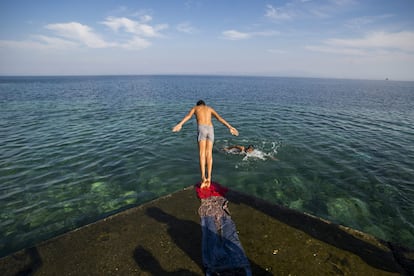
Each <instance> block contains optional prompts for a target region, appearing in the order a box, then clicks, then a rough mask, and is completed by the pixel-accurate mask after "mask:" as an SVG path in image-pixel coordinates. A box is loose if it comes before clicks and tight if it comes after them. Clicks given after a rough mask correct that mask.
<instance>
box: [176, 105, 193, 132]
mask: <svg viewBox="0 0 414 276" xmlns="http://www.w3.org/2000/svg"><path fill="white" fill-rule="evenodd" d="M194 111H195V108H194V107H193V108H192V109H191V110H190V112H188V114H187V115H185V117H184V118H183V119H182V120H181V122H179V123H178V124H177V125H176V126H175V127H173V129H172V131H173V132H178V131H180V130H181V128H182V127H183V125H184V124H185V122H187V121H188V120H190V119H191V117H192V116H193V115H194Z"/></svg>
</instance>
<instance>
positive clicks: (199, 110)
mask: <svg viewBox="0 0 414 276" xmlns="http://www.w3.org/2000/svg"><path fill="white" fill-rule="evenodd" d="M193 115H195V116H196V119H197V124H198V125H205V126H212V125H213V122H212V121H211V116H214V117H215V118H216V119H217V121H219V122H220V123H222V124H223V125H225V126H226V127H227V128H228V129H229V130H230V133H231V134H233V135H235V136H238V135H239V132H238V131H237V129H235V128H234V127H232V126H231V125H230V124H229V123H227V121H226V120H224V119H223V118H222V117H221V116H220V115H219V114H218V113H217V112H216V111H215V110H214V109H213V108H212V107H210V106H207V105H196V106H194V107H193V108H192V109H191V110H190V112H188V114H187V115H186V116H185V117H184V118H183V120H182V121H181V122H180V123H178V124H177V125H176V126H175V127H174V128H173V130H172V131H173V132H177V131H180V130H181V128H182V126H183V124H184V123H185V122H187V121H188V120H189V119H190V118H191V117H192V116H193Z"/></svg>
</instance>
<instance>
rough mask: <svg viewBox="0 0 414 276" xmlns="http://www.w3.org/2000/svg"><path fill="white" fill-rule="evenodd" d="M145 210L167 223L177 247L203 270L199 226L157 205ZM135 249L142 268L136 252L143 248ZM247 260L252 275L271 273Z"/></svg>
mask: <svg viewBox="0 0 414 276" xmlns="http://www.w3.org/2000/svg"><path fill="white" fill-rule="evenodd" d="M146 212H147V215H149V216H150V217H152V218H154V219H155V220H157V221H159V222H162V223H165V224H167V225H168V230H167V231H168V234H169V235H170V236H171V238H172V239H173V240H174V242H175V244H176V245H177V246H178V247H180V248H181V249H182V250H183V251H184V252H185V253H186V254H187V255H188V256H189V257H190V258H191V259H192V260H193V261H194V262H196V263H197V265H198V266H199V267H200V268H201V269H202V270H203V271H204V267H203V264H202V259H201V241H202V237H201V226H200V225H199V224H197V223H195V222H193V221H189V220H181V219H178V218H176V217H174V216H172V215H170V214H167V213H165V212H164V211H163V210H161V209H159V208H157V207H151V208H148V209H147V210H146ZM236 227H237V226H236ZM135 251H136V252H135V254H134V258H135V261H136V262H137V263H138V265H139V266H140V267H141V269H143V267H142V266H141V263H142V261H140V260H138V258H137V256H138V255H137V254H138V253H141V254H143V253H145V252H143V249H140V248H139V247H138V248H137V250H135ZM149 254H151V253H149ZM139 256H140V255H139ZM144 256H145V255H144ZM152 261H153V262H154V261H155V263H154V264H157V263H158V262H157V261H156V259H155V258H153V260H152ZM249 262H250V267H251V269H252V273H253V275H264V276H267V275H269V276H270V275H272V274H271V273H269V272H268V271H266V270H265V269H263V268H262V267H260V266H259V265H257V264H255V263H254V262H252V261H251V260H249ZM154 267H157V266H156V265H155V266H154ZM158 267H159V264H158ZM146 269H149V270H150V271H151V273H153V275H162V274H158V273H157V272H162V270H157V271H156V270H153V269H152V268H151V266H149V265H148V266H147V268H146ZM180 271H181V270H180ZM187 272H188V273H192V272H190V271H187ZM174 273H175V272H174ZM183 273H184V274H181V275H192V274H185V273H186V272H185V271H183ZM226 275H227V274H226Z"/></svg>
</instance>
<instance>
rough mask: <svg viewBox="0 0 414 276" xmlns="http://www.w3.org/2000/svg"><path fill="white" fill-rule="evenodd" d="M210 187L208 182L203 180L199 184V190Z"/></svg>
mask: <svg viewBox="0 0 414 276" xmlns="http://www.w3.org/2000/svg"><path fill="white" fill-rule="evenodd" d="M209 187H210V180H209V179H204V181H203V182H202V183H201V188H209Z"/></svg>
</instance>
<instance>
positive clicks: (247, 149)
mask: <svg viewBox="0 0 414 276" xmlns="http://www.w3.org/2000/svg"><path fill="white" fill-rule="evenodd" d="M224 150H225V151H227V152H229V151H232V150H238V151H239V152H244V153H250V152H252V151H254V147H253V145H248V146H247V147H244V146H239V145H235V146H230V147H225V148H224Z"/></svg>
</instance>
